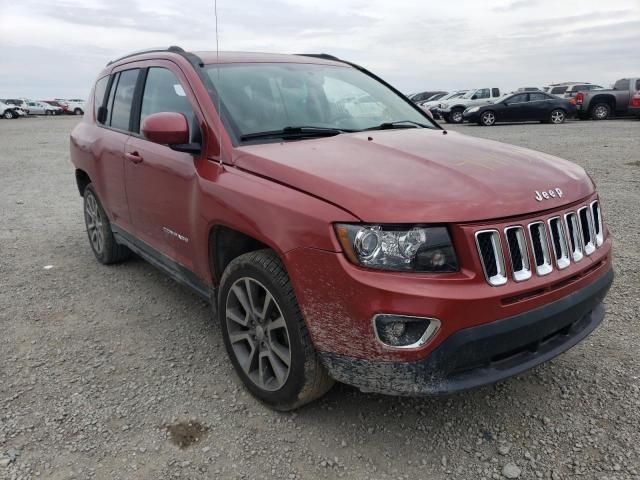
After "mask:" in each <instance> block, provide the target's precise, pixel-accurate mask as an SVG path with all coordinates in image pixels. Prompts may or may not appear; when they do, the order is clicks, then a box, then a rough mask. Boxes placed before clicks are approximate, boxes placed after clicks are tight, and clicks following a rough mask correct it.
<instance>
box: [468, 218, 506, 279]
mask: <svg viewBox="0 0 640 480" xmlns="http://www.w3.org/2000/svg"><path fill="white" fill-rule="evenodd" d="M483 233H491V234H492V236H491V244H492V246H493V254H494V257H495V261H496V268H497V270H498V272H497V273H496V274H495V275H494V276H492V277H489V274H488V273H487V268H486V266H485V264H484V258H483V256H482V250H480V242H479V241H478V236H480V235H482V234H483ZM475 239H476V248H477V249H478V255H479V257H480V264H481V265H482V271H483V272H484V277H485V278H486V279H487V282H489V285H491V286H492V287H500V286H502V285H504V284H505V283H507V272H506V267H505V263H504V254H503V253H502V241H501V239H500V232H498V230H496V229H488V230H480V231H477V232H476V233H475ZM496 239H497V242H496Z"/></svg>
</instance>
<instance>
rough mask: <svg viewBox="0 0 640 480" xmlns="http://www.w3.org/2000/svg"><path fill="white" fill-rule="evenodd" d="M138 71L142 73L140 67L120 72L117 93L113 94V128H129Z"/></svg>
mask: <svg viewBox="0 0 640 480" xmlns="http://www.w3.org/2000/svg"><path fill="white" fill-rule="evenodd" d="M138 73H140V70H139V69H135V70H125V71H124V72H120V76H119V78H118V84H117V86H116V89H115V95H114V96H113V106H112V107H111V118H110V120H111V123H110V125H111V126H112V127H113V128H117V129H120V130H129V120H130V118H131V106H132V103H133V94H134V92H135V89H136V82H137V81H138Z"/></svg>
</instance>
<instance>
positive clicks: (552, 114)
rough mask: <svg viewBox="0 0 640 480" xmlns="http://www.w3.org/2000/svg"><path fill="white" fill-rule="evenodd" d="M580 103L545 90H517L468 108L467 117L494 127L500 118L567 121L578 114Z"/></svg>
mask: <svg viewBox="0 0 640 480" xmlns="http://www.w3.org/2000/svg"><path fill="white" fill-rule="evenodd" d="M575 112H576V107H575V105H573V104H571V103H570V102H569V101H568V100H565V99H560V98H557V97H554V96H553V95H550V94H548V93H544V92H526V93H525V92H522V93H513V94H510V95H506V96H504V97H502V98H501V99H500V100H498V101H497V102H495V103H492V104H489V105H479V106H474V107H470V108H467V109H466V110H465V111H464V114H463V116H464V119H465V120H466V121H469V122H476V123H478V124H479V125H484V126H487V127H490V126H492V125H495V124H496V123H497V122H529V121H539V122H544V123H555V124H560V123H563V122H564V121H565V120H566V118H567V117H570V116H573V115H575Z"/></svg>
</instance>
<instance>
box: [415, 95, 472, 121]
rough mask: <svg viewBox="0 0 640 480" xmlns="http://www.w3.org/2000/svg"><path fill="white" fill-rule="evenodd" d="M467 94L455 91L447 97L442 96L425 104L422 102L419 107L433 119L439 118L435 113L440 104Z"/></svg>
mask: <svg viewBox="0 0 640 480" xmlns="http://www.w3.org/2000/svg"><path fill="white" fill-rule="evenodd" d="M467 92H468V90H456V91H455V92H451V93H448V94H447V95H444V96H443V97H440V98H439V99H437V100H427V101H426V102H422V103H421V104H419V105H420V106H421V107H422V108H424V109H425V110H426V111H427V112H429V113H430V114H431V116H432V117H433V118H440V115H439V114H438V113H437V112H436V110H437V108H438V106H439V105H440V103H444V102H446V101H448V100H453V99H455V98H460V97H462V96H463V95H464V94H465V93H467Z"/></svg>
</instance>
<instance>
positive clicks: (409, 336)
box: [373, 314, 440, 348]
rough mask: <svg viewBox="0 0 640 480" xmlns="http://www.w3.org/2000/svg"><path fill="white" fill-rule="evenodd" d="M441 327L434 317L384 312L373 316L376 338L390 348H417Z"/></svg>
mask: <svg viewBox="0 0 640 480" xmlns="http://www.w3.org/2000/svg"><path fill="white" fill-rule="evenodd" d="M439 328H440V321H439V320H436V319H434V318H425V317H409V316H404V315H389V314H382V315H376V316H375V317H373V329H374V331H375V334H376V338H377V339H378V341H379V342H380V343H382V344H383V345H384V346H385V347H388V348H417V347H421V346H422V345H424V344H425V343H427V342H428V341H429V340H430V339H431V338H432V337H433V336H434V334H435V333H436V332H437V331H438V329H439Z"/></svg>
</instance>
